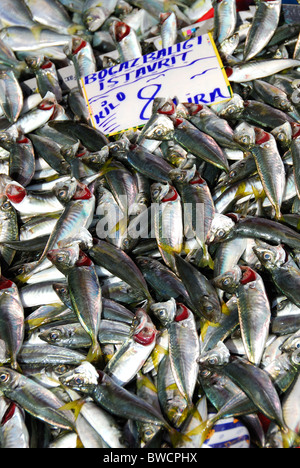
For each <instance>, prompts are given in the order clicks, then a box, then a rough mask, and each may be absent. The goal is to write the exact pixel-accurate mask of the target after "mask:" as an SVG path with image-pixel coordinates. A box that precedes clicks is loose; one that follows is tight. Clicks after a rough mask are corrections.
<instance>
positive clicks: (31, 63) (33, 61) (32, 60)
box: [25, 55, 44, 71]
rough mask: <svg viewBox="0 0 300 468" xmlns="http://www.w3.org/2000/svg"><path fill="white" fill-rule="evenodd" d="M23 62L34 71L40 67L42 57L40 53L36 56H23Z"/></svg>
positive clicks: (42, 60)
mask: <svg viewBox="0 0 300 468" xmlns="http://www.w3.org/2000/svg"><path fill="white" fill-rule="evenodd" d="M25 62H26V64H27V66H28V67H29V68H30V69H31V70H33V71H36V70H39V68H41V66H42V64H43V62H44V57H43V56H41V55H40V56H36V57H34V56H30V55H29V56H28V57H26V58H25Z"/></svg>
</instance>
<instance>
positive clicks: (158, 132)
mask: <svg viewBox="0 0 300 468" xmlns="http://www.w3.org/2000/svg"><path fill="white" fill-rule="evenodd" d="M154 134H155V135H156V136H158V137H160V136H162V135H163V130H162V128H157V129H156V130H155V132H154Z"/></svg>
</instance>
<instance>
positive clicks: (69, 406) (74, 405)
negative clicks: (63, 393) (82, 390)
mask: <svg viewBox="0 0 300 468" xmlns="http://www.w3.org/2000/svg"><path fill="white" fill-rule="evenodd" d="M84 403H85V401H84V400H82V399H79V400H74V401H70V402H69V403H66V404H65V405H64V406H62V407H61V408H59V409H60V410H61V411H70V410H73V411H74V417H75V419H77V418H78V416H79V413H80V411H81V408H82V407H83V405H84Z"/></svg>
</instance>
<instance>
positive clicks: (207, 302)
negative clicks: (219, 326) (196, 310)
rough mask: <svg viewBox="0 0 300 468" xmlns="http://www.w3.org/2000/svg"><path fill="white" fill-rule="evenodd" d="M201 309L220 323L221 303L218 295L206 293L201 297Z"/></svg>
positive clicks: (209, 317) (208, 316) (210, 318)
mask: <svg viewBox="0 0 300 468" xmlns="http://www.w3.org/2000/svg"><path fill="white" fill-rule="evenodd" d="M200 308H201V311H202V313H203V315H204V316H205V317H206V318H207V319H208V320H209V321H210V322H212V323H218V322H219V320H220V318H221V304H220V301H219V299H218V297H217V296H215V297H214V296H213V295H204V296H202V298H201V306H200Z"/></svg>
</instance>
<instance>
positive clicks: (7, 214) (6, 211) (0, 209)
mask: <svg viewBox="0 0 300 468" xmlns="http://www.w3.org/2000/svg"><path fill="white" fill-rule="evenodd" d="M14 214H15V210H14V208H13V206H12V204H11V203H10V201H9V199H8V198H7V197H0V219H1V220H3V219H8V218H11V217H12V216H13V215H14Z"/></svg>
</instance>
